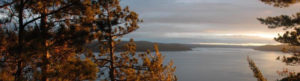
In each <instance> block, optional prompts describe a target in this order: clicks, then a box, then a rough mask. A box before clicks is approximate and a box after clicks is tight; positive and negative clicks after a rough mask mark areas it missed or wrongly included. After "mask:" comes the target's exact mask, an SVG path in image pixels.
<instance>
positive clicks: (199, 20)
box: [121, 0, 300, 44]
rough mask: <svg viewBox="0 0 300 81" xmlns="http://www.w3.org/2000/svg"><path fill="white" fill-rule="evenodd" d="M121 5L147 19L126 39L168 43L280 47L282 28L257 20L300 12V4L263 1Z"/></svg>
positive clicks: (145, 0) (146, 0)
mask: <svg viewBox="0 0 300 81" xmlns="http://www.w3.org/2000/svg"><path fill="white" fill-rule="evenodd" d="M121 4H122V5H128V6H129V7H130V8H131V9H132V10H133V11H136V12H137V13H138V14H139V15H140V17H141V18H142V19H143V20H144V22H143V23H141V24H140V26H141V27H140V29H138V30H137V31H136V32H133V33H131V34H129V35H127V36H125V39H128V38H134V39H135V40H145V41H153V42H165V43H208V44H209V43H211V44H228V43H230V44H277V42H275V41H274V40H273V37H276V36H277V34H278V33H280V32H282V29H281V28H278V29H268V28H267V26H266V25H262V24H260V22H259V21H258V20H257V19H256V18H258V17H267V16H278V15H282V14H287V15H292V14H295V13H296V12H298V11H300V10H299V7H300V4H295V5H292V6H290V7H289V8H274V7H272V6H270V5H267V4H264V3H262V2H260V0H124V1H121ZM297 7H298V8H297Z"/></svg>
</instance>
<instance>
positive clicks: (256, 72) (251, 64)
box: [247, 56, 267, 81]
mask: <svg viewBox="0 0 300 81" xmlns="http://www.w3.org/2000/svg"><path fill="white" fill-rule="evenodd" d="M247 61H248V63H249V67H250V68H251V70H252V71H253V73H254V77H255V78H257V81H267V80H266V79H265V78H264V76H263V75H262V73H261V72H260V70H259V69H258V68H257V66H256V64H255V63H254V61H253V60H252V59H251V58H250V57H249V56H248V57H247Z"/></svg>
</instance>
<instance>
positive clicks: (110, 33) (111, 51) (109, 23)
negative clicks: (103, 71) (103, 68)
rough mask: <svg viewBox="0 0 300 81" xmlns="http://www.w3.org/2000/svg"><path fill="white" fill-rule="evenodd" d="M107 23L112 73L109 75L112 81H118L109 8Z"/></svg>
mask: <svg viewBox="0 0 300 81" xmlns="http://www.w3.org/2000/svg"><path fill="white" fill-rule="evenodd" d="M107 12H108V13H107V15H108V16H107V23H108V27H109V28H108V33H109V34H108V35H109V36H108V37H109V39H108V43H109V54H110V72H109V74H110V80H111V81H116V80H115V67H114V61H115V59H114V56H115V55H114V50H113V47H114V46H113V44H112V43H113V39H112V25H111V21H110V11H109V8H108V7H107Z"/></svg>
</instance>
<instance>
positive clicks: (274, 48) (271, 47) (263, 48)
mask: <svg viewBox="0 0 300 81" xmlns="http://www.w3.org/2000/svg"><path fill="white" fill-rule="evenodd" d="M253 49H255V50H260V51H282V50H286V51H293V50H296V51H299V52H300V47H299V46H297V47H294V48H293V47H291V46H287V45H265V46H259V47H255V48H253Z"/></svg>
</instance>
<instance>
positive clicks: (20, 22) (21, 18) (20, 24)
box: [15, 0, 24, 81]
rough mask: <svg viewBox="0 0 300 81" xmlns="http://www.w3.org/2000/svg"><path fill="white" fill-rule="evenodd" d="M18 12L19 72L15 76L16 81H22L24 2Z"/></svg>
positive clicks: (17, 60) (17, 59) (21, 2)
mask: <svg viewBox="0 0 300 81" xmlns="http://www.w3.org/2000/svg"><path fill="white" fill-rule="evenodd" d="M19 7H20V8H19V10H18V13H19V14H18V18H19V20H18V23H19V31H18V32H19V33H18V34H19V35H18V38H19V39H18V55H17V56H16V57H17V58H16V62H17V71H16V74H15V81H21V80H22V79H21V77H22V71H23V63H22V53H23V35H24V25H23V11H24V1H23V0H21V1H20V5H19Z"/></svg>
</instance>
